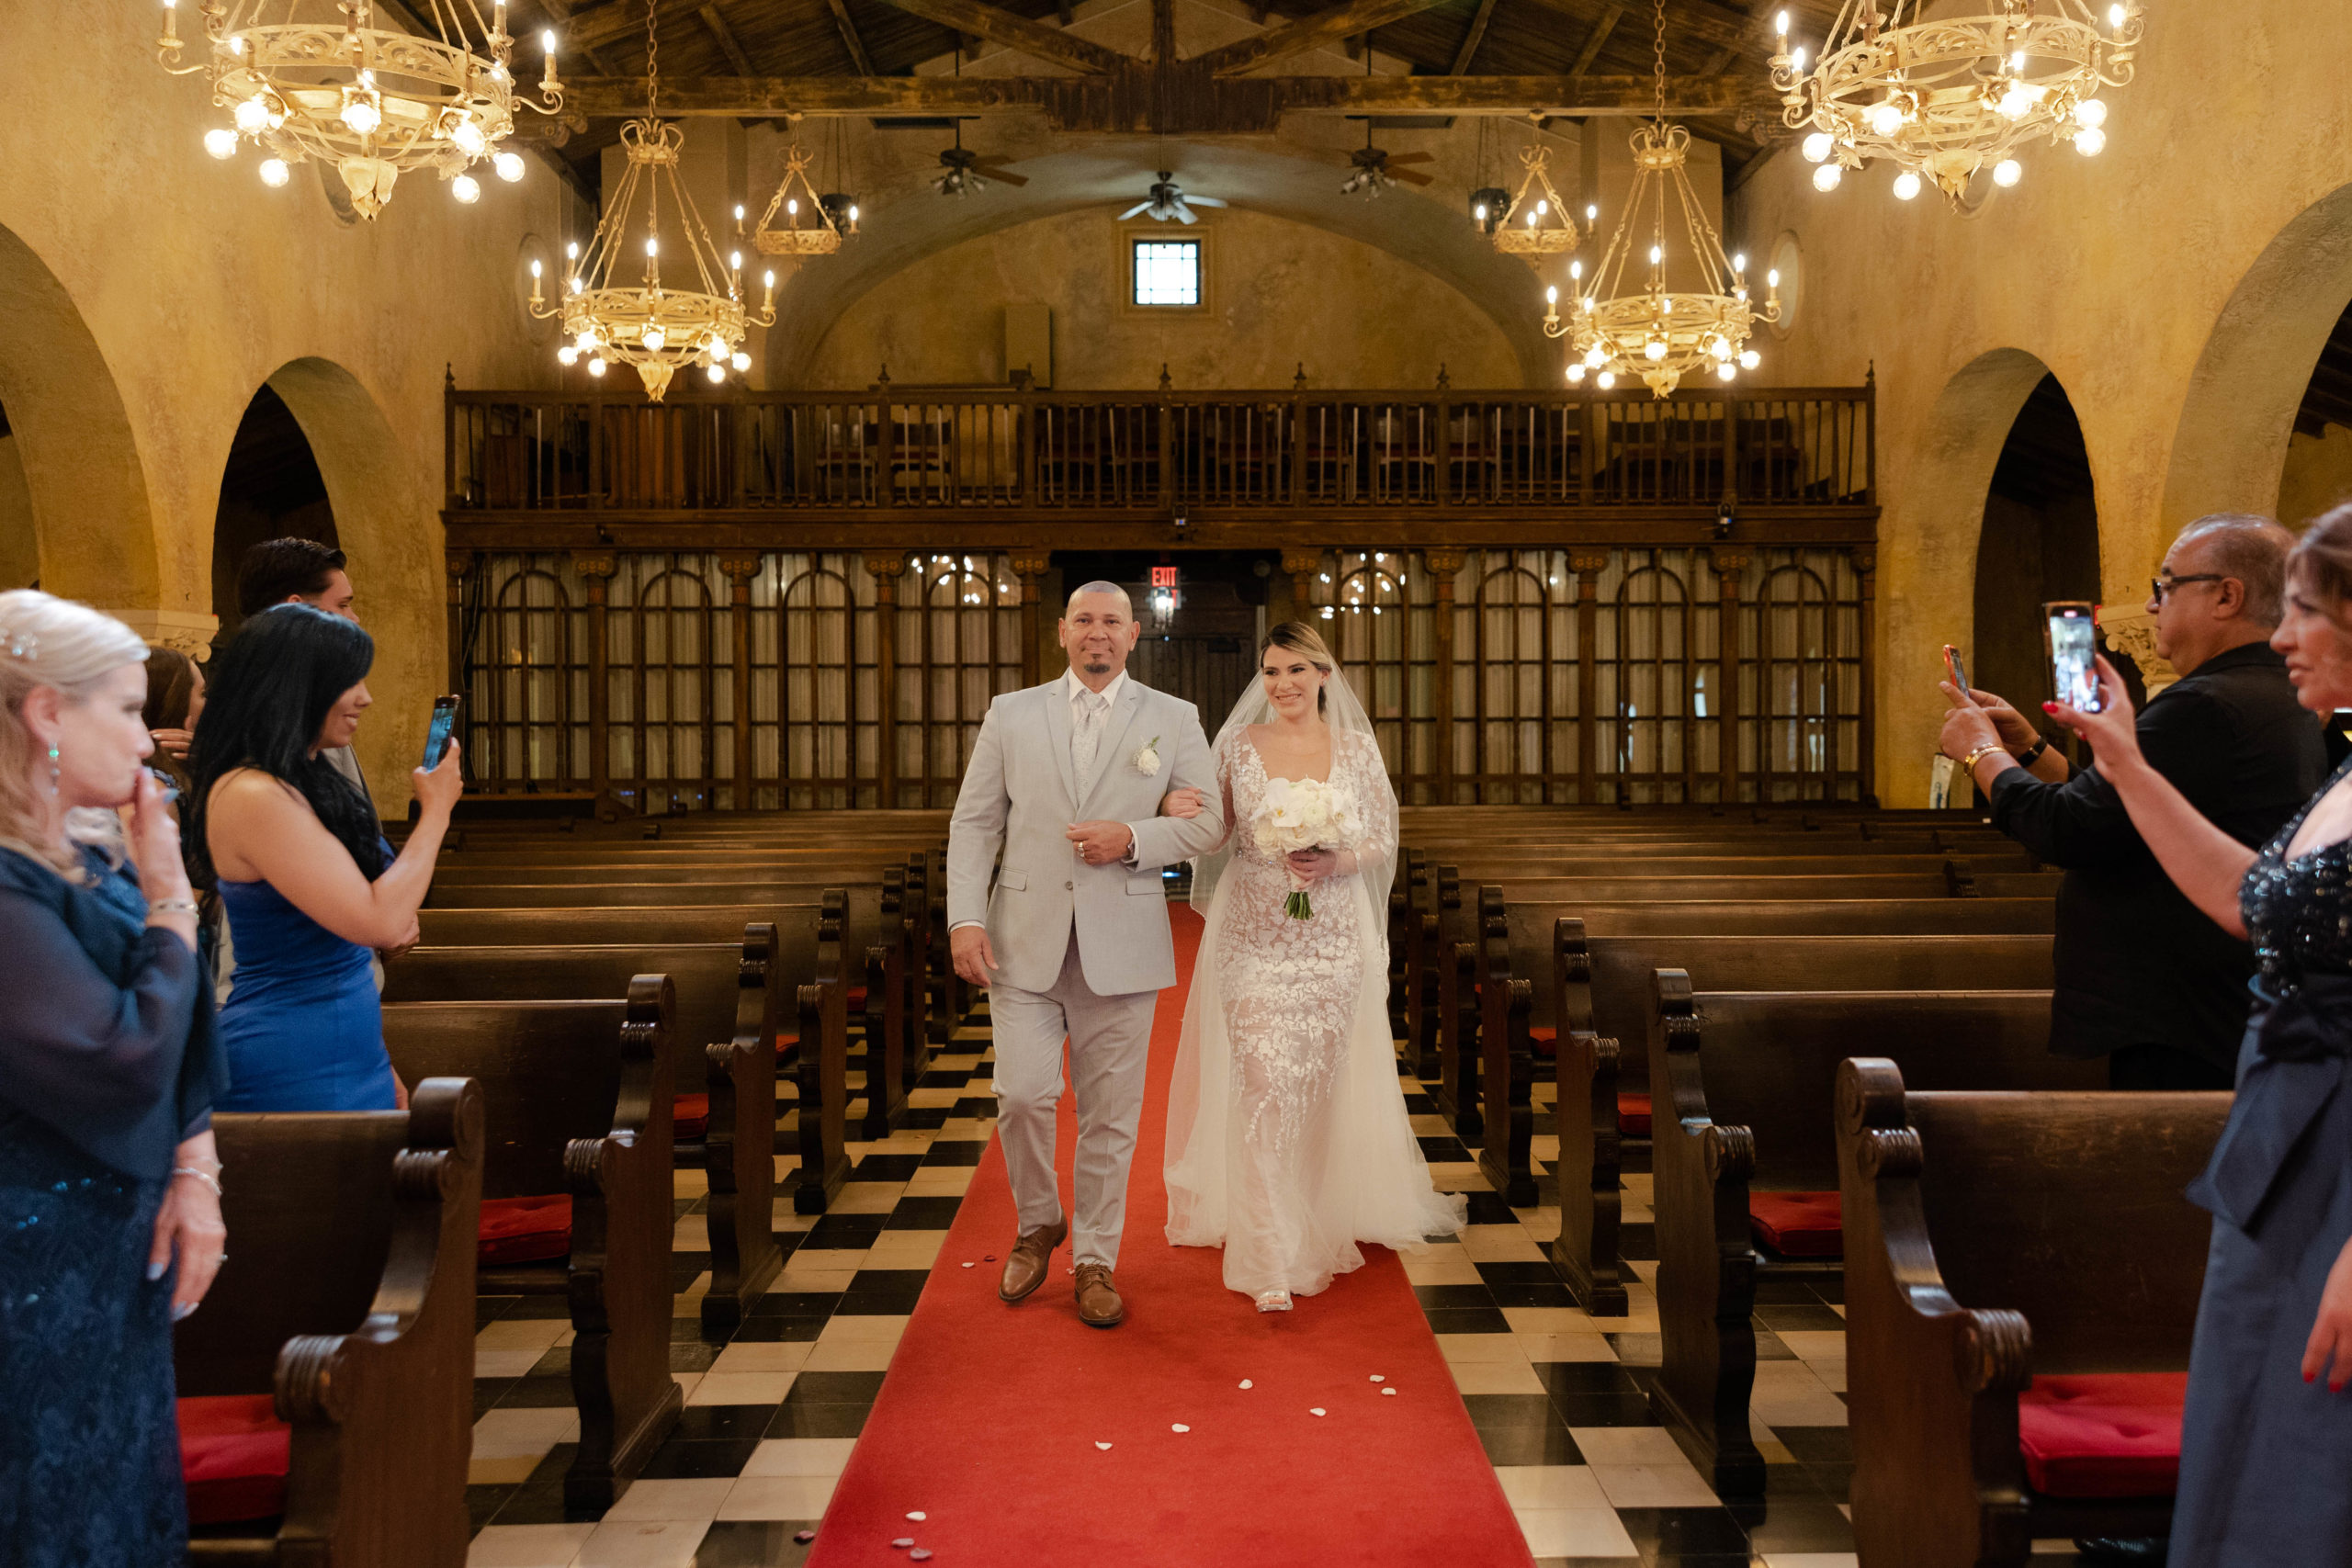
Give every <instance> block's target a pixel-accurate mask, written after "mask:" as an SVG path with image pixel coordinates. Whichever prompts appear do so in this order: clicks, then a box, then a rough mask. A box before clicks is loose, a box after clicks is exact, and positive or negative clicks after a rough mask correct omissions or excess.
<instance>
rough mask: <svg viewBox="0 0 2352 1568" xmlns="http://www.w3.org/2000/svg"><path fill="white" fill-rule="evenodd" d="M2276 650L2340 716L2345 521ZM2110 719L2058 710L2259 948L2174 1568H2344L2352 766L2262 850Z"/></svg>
mask: <svg viewBox="0 0 2352 1568" xmlns="http://www.w3.org/2000/svg"><path fill="white" fill-rule="evenodd" d="M2270 642H2271V646H2272V647H2273V648H2276V649H2278V650H2279V652H2281V653H2283V654H2284V655H2285V656H2286V659H2287V672H2288V674H2289V676H2290V678H2291V679H2292V680H2293V681H2294V682H2295V691H2296V694H2297V696H2298V698H2299V699H2300V700H2301V703H2302V705H2303V706H2304V707H2305V708H2307V709H2309V710H2311V711H2312V713H2313V714H2317V715H2326V714H2329V713H2332V712H2335V710H2337V709H2341V708H2346V707H2352V507H2339V508H2337V509H2336V510H2335V511H2334V512H2331V513H2327V514H2326V515H2325V516H2324V517H2322V518H2320V519H2319V520H2318V521H2317V522H2316V523H2313V524H2312V525H2311V527H2310V529H2309V530H2307V531H2306V532H2305V534H2304V535H2303V537H2302V539H2301V542H2300V543H2299V544H2297V546H2296V547H2295V550H2294V553H2293V554H2292V555H2291V556H2290V557H2289V558H2288V562H2287V581H2286V607H2285V615H2284V616H2283V617H2282V619H2281V620H2280V622H2279V625H2278V632H2277V634H2276V635H2274V636H2273V637H2271V639H2270ZM2099 677H2100V687H2101V692H2102V694H2103V696H2104V697H2105V700H2106V701H2107V703H2108V707H2107V709H2106V710H2105V711H2103V712H2101V713H2098V714H2089V713H2083V712H2080V711H2078V710H2076V709H2074V708H2071V707H2066V706H2064V705H2057V704H2052V705H2049V708H2050V712H2051V713H2052V715H2053V716H2055V717H2056V718H2057V719H2058V721H2059V722H2060V723H2062V724H2064V725H2065V726H2066V727H2067V728H2070V729H2072V730H2074V731H2075V733H2077V734H2079V735H2081V736H2083V737H2084V738H2085V739H2087V740H2089V741H2090V742H2091V744H2092V745H2093V746H2094V747H2095V748H2096V749H2097V750H2098V769H2099V771H2100V772H2101V773H2105V774H2106V775H2107V777H2108V779H2109V782H2110V783H2112V784H2114V786H2115V790H2116V793H2117V794H2118V795H2120V796H2121V797H2122V800H2123V804H2124V806H2125V807H2127V808H2128V809H2129V810H2130V811H2131V820H2132V822H2133V823H2134V824H2135V825H2136V826H2137V827H2138V828H2139V829H2140V833H2141V836H2142V837H2143V839H2145V840H2147V844H2148V847H2149V848H2150V849H2151V850H2152V851H2154V852H2155V856H2156V858H2157V860H2158V861H2160V862H2161V863H2163V865H2164V868H2165V874H2167V875H2169V876H2170V877H2171V878H2172V879H2173V881H2174V882H2175V883H2176V884H2177V886H2179V887H2180V889H2181V891H2182V892H2184V893H2186V894H2187V895H2188V897H2190V898H2191V899H2192V900H2193V901H2194V902H2195V903H2196V904H2197V906H2198V908H2200V909H2202V910H2204V911H2205V913H2206V914H2208V915H2209V916H2211V918H2212V919H2214V920H2215V921H2216V922H2217V923H2218V924H2220V925H2221V926H2222V928H2223V929H2224V930H2227V931H2232V932H2233V933H2237V934H2241V935H2244V936H2245V937H2246V938H2248V939H2249V940H2250V941H2251V942H2253V944H2254V949H2255V957H2256V974H2255V977H2254V980H2253V984H2252V989H2253V992H2254V1006H2253V1013H2252V1016H2251V1018H2250V1020H2249V1021H2248V1024H2247V1027H2246V1032H2245V1042H2244V1043H2243V1044H2242V1045H2241V1046H2240V1048H2239V1052H2238V1076H2237V1099H2236V1101H2235V1103H2234V1104H2233V1107H2232V1108H2231V1111H2230V1120H2229V1123H2228V1125H2227V1126H2226V1127H2225V1128H2224V1129H2223V1130H2222V1137H2221V1141H2220V1143H2219V1144H2218V1145H2216V1146H2215V1148H2214V1150H2213V1156H2212V1159H2211V1162H2210V1163H2209V1164H2208V1165H2207V1167H2206V1168H2205V1173H2204V1174H2203V1175H2202V1176H2200V1177H2199V1178H2198V1179H2197V1181H2196V1182H2195V1183H2194V1184H2193V1185H2191V1187H2190V1188H2189V1190H2188V1196H2189V1197H2190V1199H2191V1200H2192V1201H2195V1202H2197V1203H2198V1204H2199V1206H2201V1207H2203V1208H2205V1209H2207V1210H2210V1211H2211V1213H2212V1215H2213V1241H2212V1247H2211V1252H2210V1253H2209V1254H2208V1256H2207V1258H2206V1264H2205V1293H2204V1296H2203V1298H2202V1300H2201V1301H2200V1302H2199V1305H2198V1313H2197V1337H2196V1344H2195V1348H2194V1349H2193V1351H2192V1352H2191V1355H2190V1359H2189V1371H2188V1404H2187V1407H2186V1409H2185V1411H2184V1415H2183V1421H2182V1431H2181V1452H2180V1488H2179V1492H2178V1495H2177V1500H2176V1502H2175V1504H2174V1509H2173V1535H2172V1549H2171V1558H2170V1562H2172V1564H2173V1568H2257V1565H2258V1568H2343V1564H2345V1563H2346V1562H2352V1392H2346V1391H2347V1388H2352V1082H2347V1081H2346V1079H2347V1078H2352V764H2347V765H2346V767H2345V768H2343V769H2341V770H2339V771H2338V772H2337V773H2336V774H2335V777H2334V778H2332V779H2330V780H2329V781H2328V782H2327V784H2325V785H2324V786H2323V787H2322V789H2321V790H2320V793H2319V794H2318V795H2314V796H2313V797H2312V800H2311V802H2310V804H2308V805H2306V806H2305V807H2303V809H2302V811H2301V813H2300V814H2299V815H2298V816H2297V817H2296V818H2295V819H2294V820H2293V821H2291V822H2290V823H2288V824H2287V826H2286V827H2285V828H2284V829H2281V830H2280V831H2279V833H2278V837H2277V838H2275V839H2273V840H2270V842H2268V843H2267V844H2265V845H2264V846H2263V847H2262V849H2261V850H2260V851H2259V852H2256V851H2252V850H2248V849H2247V848H2245V846H2244V845H2243V844H2240V843H2239V842H2238V841H2237V840H2234V839H2232V838H2231V837H2230V836H2229V835H2228V834H2226V833H2224V832H2222V830H2221V829H2218V828H2216V827H2214V826H2213V825H2212V824H2211V823H2210V822H2208V821H2206V820H2205V819H2204V818H2202V817H2199V815H2198V814H2197V812H2196V810H2195V808H2193V807H2190V806H2189V805H2188V802H2187V801H2186V800H2185V799H2183V798H2182V797H2181V795H2179V793H2178V792H2177V791H2176V790H2174V789H2173V787H2172V786H2171V785H2170V784H2166V783H2165V781H2164V779H2163V778H2162V776H2160V775H2159V774H2157V773H2155V771H2154V769H2152V768H2150V767H2149V766H2148V765H2147V763H2146V762H2145V761H2144V760H2143V758H2142V757H2141V756H2140V754H2139V750H2138V748H2137V746H2136V745H2135V744H2134V741H2133V734H2132V726H2131V703H2130V701H2129V700H2128V699H2127V698H2125V697H2124V695H2123V688H2122V682H2120V681H2119V680H2117V679H2116V676H2115V672H2114V671H2113V670H2112V669H2111V668H2109V665H2108V664H2107V661H2106V660H2100V661H2099Z"/></svg>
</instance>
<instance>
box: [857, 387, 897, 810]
mask: <svg viewBox="0 0 2352 1568" xmlns="http://www.w3.org/2000/svg"><path fill="white" fill-rule="evenodd" d="M885 423H886V425H887V423H888V422H887V421H886V422H885ZM865 570H866V571H867V573H868V574H869V575H871V576H872V577H873V579H874V683H875V688H876V698H877V700H878V703H879V706H878V707H877V708H876V715H877V716H878V719H879V728H878V731H877V734H876V744H875V769H874V791H875V796H876V801H875V803H876V805H878V806H880V807H882V808H883V809H884V810H886V811H887V810H888V809H890V808H892V807H896V806H898V805H899V723H898V711H899V657H898V630H899V628H898V622H899V615H898V609H897V604H898V599H899V578H900V577H901V576H903V575H904V574H905V572H906V570H907V558H906V557H905V555H904V554H900V553H891V552H885V551H879V550H876V551H871V552H869V553H868V554H867V555H866V557H865Z"/></svg>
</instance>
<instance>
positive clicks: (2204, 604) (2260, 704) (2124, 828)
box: [1942, 513, 2324, 1089]
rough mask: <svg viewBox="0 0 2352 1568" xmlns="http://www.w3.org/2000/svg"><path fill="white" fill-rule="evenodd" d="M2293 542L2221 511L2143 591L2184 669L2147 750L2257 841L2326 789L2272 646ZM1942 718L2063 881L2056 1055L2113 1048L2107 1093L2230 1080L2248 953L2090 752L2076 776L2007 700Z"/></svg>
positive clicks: (2160, 646)
mask: <svg viewBox="0 0 2352 1568" xmlns="http://www.w3.org/2000/svg"><path fill="white" fill-rule="evenodd" d="M2294 542H2295V540H2294V536H2293V535H2291V534H2290V533H2288V532H2287V530H2286V529H2284V528H2281V527H2280V526H2278V524H2276V523H2274V522H2272V521H2271V520H2270V519H2268V518H2267V517H2256V516H2251V515H2248V514H2245V513H2217V514H2215V515H2213V516H2210V517H2200V518H2199V519H2198V520H2197V521H2196V522H2194V523H2192V524H2190V525H2188V527H2187V528H2186V529H2184V530H2182V532H2181V535H2180V537H2179V538H2177V539H2176V540H2174V541H2173V546H2172V548H2171V549H2170V550H2167V551H2166V552H2165V561H2164V567H2163V569H2162V570H2160V571H2159V572H2158V573H2157V575H2156V578H2155V581H2154V582H2153V583H2152V584H2150V590H2149V596H2148V611H2149V613H2150V614H2151V615H2154V617H2155V623H2156V624H2155V641H2156V651H2157V652H2158V653H2160V654H2162V655H2163V656H2164V658H2165V661H2166V662H2167V663H2169V664H2170V665H2171V666H2172V667H2173V668H2174V669H2175V670H2176V671H2179V674H2180V679H2179V681H2178V682H2176V683H2174V684H2173V685H2171V686H2168V687H2166V688H2165V690H2164V691H2162V692H2160V693H2158V694H2156V695H2155V696H2154V697H2153V698H2151V699H2150V700H2149V701H2148V702H2147V703H2146V704H2145V705H2143V706H2142V707H2141V709H2140V714H2139V721H2138V730H2139V737H2140V747H2141V750H2143V752H2145V753H2146V755H2147V758H2148V761H2150V762H2151V763H2153V764H2154V766H2155V768H2156V771H2157V772H2159V773H2163V774H2164V775H2165V777H2166V778H2167V779H2169V780H2171V781H2172V783H2173V784H2175V785H2176V786H2177V787H2178V788H2179V790H2180V792H2181V793H2182V794H2184V795H2187V796H2188V798H2189V800H2190V801H2191V802H2192V803H2193V804H2194V805H2195V806H2196V807H2197V808H2198V810H2199V811H2200V812H2202V813H2204V815H2205V816H2206V817H2207V818H2211V820H2212V821H2213V822H2214V823H2216V824H2218V825H2219V826H2220V827H2221V828H2222V829H2224V830H2225V831H2227V832H2228V833H2229V834H2230V835H2231V836H2232V837H2233V838H2235V839H2237V840H2239V841H2240V842H2242V843H2245V844H2248V845H2259V844H2261V843H2262V842H2263V841H2264V840H2267V839H2268V838H2269V837H2270V835H2271V834H2273V833H2275V832H2277V831H2278V829H2280V828H2281V827H2283V826H2285V824H2286V822H2287V819H2288V818H2290V817H2292V816H2293V815H2294V814H2295V812H2296V810H2297V809H2298V808H2299V807H2301V805H2302V803H2303V802H2304V801H2305V800H2307V799H2309V798H2310V797H2311V795H2312V793H2313V792H2314V791H2316V790H2317V789H2318V788H2319V785H2320V781H2321V779H2322V778H2323V777H2324V751H2323V746H2322V740H2321V736H2320V729H2319V726H2318V725H2317V724H2316V723H2314V722H2313V720H2312V717H2311V716H2310V715H2309V714H2306V713H2304V712H2303V711H2302V709H2301V707H2299V706H2298V705H2296V702H2295V689H2294V687H2293V686H2292V685H2291V684H2290V683H2289V682H2288V680H2287V666H2286V661H2285V660H2283V659H2281V658H2280V657H2279V655H2278V654H2277V653H2276V652H2273V651H2272V649H2271V648H2270V634H2271V632H2272V631H2273V630H2274V629H2276V627H2277V626H2278V617H2279V613H2280V609H2281V605H2282V601H2283V599H2284V596H2285V592H2286V562H2287V552H2288V550H2289V549H2290V548H2291V547H2293V545H2294ZM1943 691H1944V694H1945V695H1946V697H1947V698H1949V699H1950V700H1951V702H1952V703H1953V704H1954V706H1953V707H1952V709H1951V712H1950V713H1948V714H1946V715H1945V716H1944V728H1943V739H1942V749H1943V750H1944V752H1945V754H1946V755H1948V756H1950V757H1951V758H1953V759H1955V760H1956V761H1962V763H1963V764H1964V765H1966V766H1967V768H1968V771H1969V772H1970V773H1971V774H1972V775H1973V782H1974V783H1975V784H1976V786H1977V787H1978V788H1980V789H1982V790H1984V791H1985V795H1987V797H1988V798H1990V800H1991V801H1992V804H1993V823H1994V825H1995V826H1996V827H1997V828H1999V829H2001V831H2002V832H2004V833H2006V834H2007V835H2008V836H2009V837H2010V838H2012V839H2015V840H2017V841H2018V843H2020V844H2023V845H2024V846H2025V847H2026V848H2027V849H2029V850H2030V851H2032V852H2033V853H2034V855H2035V857H2036V858H2037V859H2039V860H2041V861H2042V862H2043V863H2046V864H2050V865H2055V866H2061V867H2064V869H2065V872H2066V876H2065V880H2064V882H2063V883H2062V884H2061V885H2060V886H2059V890H2058V919H2057V939H2056V945H2055V950H2054V952H2053V953H2052V960H2053V967H2054V969H2055V972H2056V986H2055V989H2054V991H2053V994H2052V999H2051V1010H2050V1012H2051V1017H2050V1048H2051V1050H2052V1052H2054V1053H2055V1054H2057V1055H2062V1056H2073V1057H2090V1056H2101V1055H2103V1056H2105V1057H2107V1059H2108V1077H2109V1084H2110V1085H2111V1086H2112V1087H2113V1088H2116V1089H2228V1088H2230V1087H2232V1083H2233V1077H2234V1070H2233V1069H2234V1066H2235V1062H2236V1057H2237V1046H2238V1041H2239V1039H2240V1037H2241V1036H2242V1035H2243V1034H2244V1033H2245V1010H2246V992H2245V984H2246V980H2247V977H2248V976H2251V975H2252V974H2253V972H2254V955H2253V953H2252V951H2251V950H2250V949H2249V948H2248V947H2247V946H2246V944H2245V942H2241V941H2239V940H2238V939H2236V938H2234V937H2232V936H2229V935H2227V934H2226V933H2224V932H2223V931H2222V929H2221V928H2220V927H2219V926H2216V925H2215V924H2213V922H2212V921H2211V920H2209V919H2206V918H2205V917H2204V916H2203V915H2202V914H2200V913H2199V912H2198V910H2197V909H2196V908H2195V907H2194V906H2192V905H2191V904H2190V903H2189V902H2188V899H2187V898H2186V897H2182V895H2181V894H2180V892H2179V890H2178V889H2177V888H2176V887H2174V886H2173V885H2172V882H2171V880H2170V879H2169V878H2167V877H2166V876H2165V874H2164V873H2163V871H2162V870H2161V869H2159V868H2158V866H2157V864H2156V861H2155V857H2154V855H2152V854H2151V853H2149V852H2148V848H2147V846H2146V845H2145V844H2143V842H2141V840H2140V835H2139V833H2138V832H2137V831H2136V830H2135V829H2133V828H2132V826H2131V819H2130V818H2129V817H2128V816H2126V814H2125V812H2124V809H2123V806H2122V803H2121V801H2120V800H2119V799H2118V798H2117V797H2116V794H2115V790H2114V788H2113V787H2112V786H2111V785H2109V784H2108V782H2107V781H2106V780H2105V779H2104V778H2102V777H2101V776H2100V775H2099V772H2098V766H2097V764H2096V762H2094V763H2093V764H2092V765H2090V766H2087V767H2085V768H2084V769H2082V770H2081V771H2080V772H2078V773H2073V774H2072V776H2071V777H2070V776H2069V770H2068V767H2067V763H2066V760H2065V758H2064V757H2063V756H2061V755H2060V754H2059V753H2058V752H2056V751H2054V750H2051V749H2050V748H2049V746H2048V745H2047V743H2045V742H2044V741H2042V740H2041V739H2040V738H2039V736H2038V735H2037V734H2036V732H2035V730H2034V728H2033V726H2032V725H2030V724H2029V723H2028V722H2027V721H2026V719H2025V717H2024V716H2023V715H2021V714H2019V713H2018V711H2017V709H2016V708H2014V707H2012V706H2011V705H2009V704H2007V703H2006V702H2004V701H2002V700H2001V699H2000V698H1999V697H1996V696H1995V695H1994V694H1992V693H1990V692H1978V691H1972V692H1970V693H1968V694H1965V696H1963V695H1962V694H1961V693H1959V692H1958V691H1956V690H1955V689H1954V688H1953V687H1952V686H1951V684H1950V683H1949V682H1947V683H1945V684H1944V686H1943Z"/></svg>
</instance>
